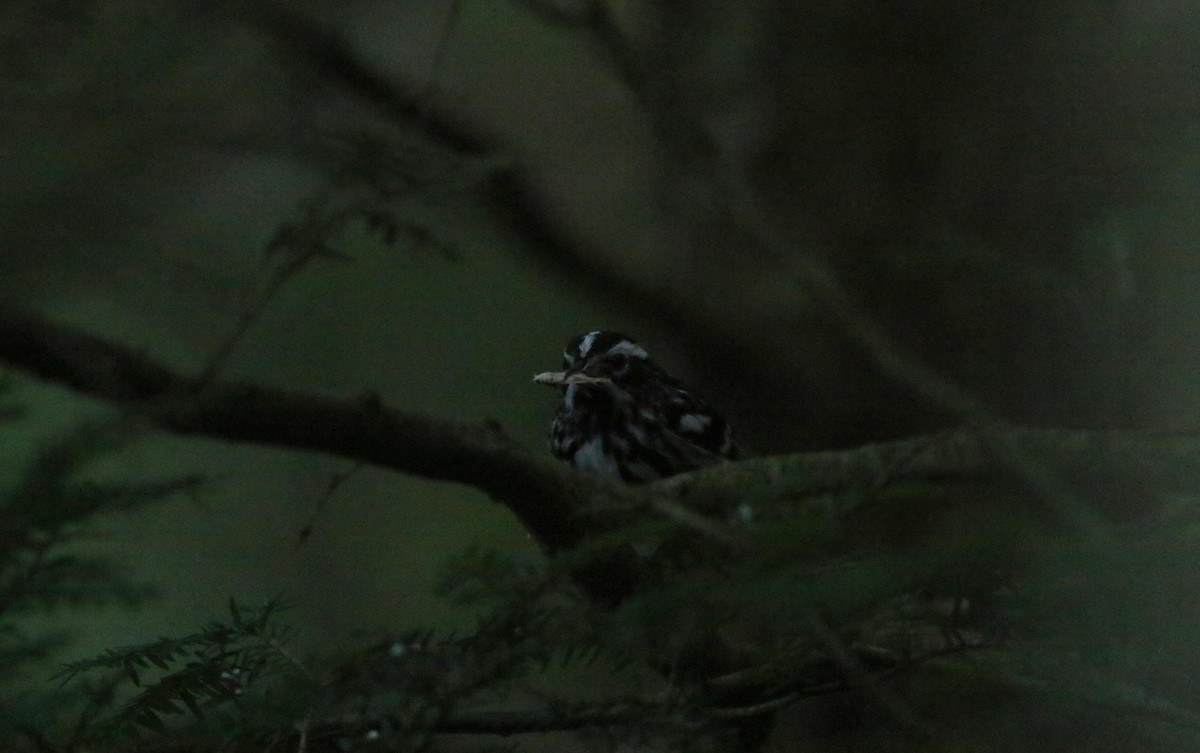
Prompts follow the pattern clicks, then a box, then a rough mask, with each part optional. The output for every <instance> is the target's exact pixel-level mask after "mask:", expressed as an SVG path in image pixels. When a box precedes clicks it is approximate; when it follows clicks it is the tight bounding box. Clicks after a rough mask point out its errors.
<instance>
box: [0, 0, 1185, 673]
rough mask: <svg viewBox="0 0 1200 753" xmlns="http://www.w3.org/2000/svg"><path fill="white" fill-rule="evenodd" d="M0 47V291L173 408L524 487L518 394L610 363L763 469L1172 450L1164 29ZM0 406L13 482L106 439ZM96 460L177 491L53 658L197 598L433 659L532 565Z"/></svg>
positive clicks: (27, 35) (256, 457)
mask: <svg viewBox="0 0 1200 753" xmlns="http://www.w3.org/2000/svg"><path fill="white" fill-rule="evenodd" d="M597 8H603V9H604V10H603V12H599V11H597ZM0 50H2V52H0V75H2V85H3V92H2V101H3V102H4V106H3V108H0V134H2V137H0V164H2V165H3V168H2V171H0V173H2V174H3V176H4V179H3V180H2V181H0V232H2V236H0V237H2V238H3V246H0V296H2V297H3V298H4V299H5V300H7V301H10V302H17V303H20V304H22V305H26V306H29V307H32V308H35V309H37V310H39V311H43V312H45V313H47V314H49V315H51V316H52V317H54V318H55V319H57V320H58V321H62V322H65V323H70V324H73V325H77V326H80V327H83V328H85V329H87V330H89V331H92V332H95V333H97V334H100V335H103V336H106V337H109V338H112V339H113V340H116V341H119V342H121V343H124V344H126V345H129V346H132V347H135V348H139V349H142V350H144V351H145V352H146V353H147V354H149V355H151V356H153V357H155V358H159V359H162V360H164V361H166V362H168V363H170V364H172V365H173V366H175V367H177V368H179V369H181V370H183V371H185V372H188V373H199V372H201V371H202V370H203V369H205V368H206V367H207V366H210V365H212V364H213V363H214V359H216V358H217V354H218V353H219V352H221V351H222V349H223V348H224V347H225V346H227V345H229V344H233V345H234V347H233V348H232V350H231V351H230V352H229V356H228V358H227V359H225V360H222V361H221V362H220V364H219V365H220V375H221V376H222V377H223V378H239V379H249V380H254V381H258V382H262V383H265V384H273V385H279V386H283V387H287V388H294V389H304V390H317V391H325V392H329V393H332V394H338V395H353V394H357V393H364V392H367V391H374V392H376V393H378V395H379V396H380V397H381V398H382V400H383V401H384V402H385V403H386V404H387V405H389V406H392V407H395V408H398V409H402V410H411V411H415V412H420V413H424V414H429V415H434V416H439V417H443V418H448V419H455V420H462V421H480V420H483V419H495V420H497V421H499V422H500V423H501V424H502V425H503V427H504V429H505V431H507V432H508V433H509V434H511V435H512V436H514V437H516V438H517V439H518V440H519V441H520V442H521V443H522V444H524V445H526V446H528V447H529V448H530V449H531V451H536V452H544V451H547V450H546V433H547V431H548V423H549V421H550V418H551V417H552V415H553V411H554V407H555V402H556V397H555V395H554V394H553V393H552V392H551V391H549V390H546V389H544V388H538V387H536V386H534V385H531V384H530V382H529V380H530V376H531V375H532V374H533V373H535V372H537V371H541V370H545V369H550V368H555V367H556V366H557V364H558V362H559V358H560V353H561V349H562V347H563V345H564V344H565V343H566V342H567V340H568V339H569V338H570V337H571V336H573V335H575V334H578V333H580V332H584V331H588V330H590V329H596V328H605V329H616V330H619V331H622V332H625V333H627V334H629V335H632V336H633V337H635V338H637V339H638V340H640V341H641V342H642V343H644V344H645V345H647V347H648V348H649V350H650V352H651V353H652V354H653V355H654V357H655V358H656V359H657V360H659V361H660V362H662V363H663V364H664V365H666V366H667V367H668V368H669V370H671V371H672V372H673V373H675V374H677V375H679V376H681V377H683V378H684V379H685V380H686V381H688V382H689V383H691V384H692V385H693V386H695V387H696V389H697V391H699V392H700V393H701V394H703V395H704V396H705V397H706V398H707V399H708V400H709V401H710V402H711V403H713V404H714V405H716V406H718V407H719V408H721V409H722V410H723V411H724V412H725V413H727V414H728V416H729V418H730V420H731V422H732V423H733V425H734V427H735V428H736V430H737V431H738V433H739V435H740V437H741V441H742V442H743V443H744V444H745V445H746V446H748V447H750V448H753V449H754V450H755V451H756V452H759V453H764V454H766V453H775V452H785V451H798V450H807V449H820V448H833V447H849V446H854V445H856V444H861V443H865V442H870V441H877V440H885V439H891V438H897V437H903V436H908V435H912V434H916V433H920V432H926V431H930V430H934V429H938V428H943V427H947V426H953V425H959V424H963V423H969V422H976V421H981V420H992V419H1005V420H1010V421H1013V422H1016V423H1022V424H1032V425H1042V426H1069V427H1089V428H1142V429H1153V430H1163V431H1194V430H1195V426H1196V425H1197V416H1198V415H1200V390H1198V389H1197V387H1198V385H1200V358H1198V357H1197V355H1196V353H1197V351H1196V347H1195V345H1194V343H1195V342H1196V340H1197V335H1200V306H1198V305H1197V301H1196V296H1195V291H1196V290H1197V289H1200V259H1198V258H1197V255H1196V254H1195V252H1194V249H1193V239H1195V238H1196V237H1198V236H1200V215H1198V212H1197V209H1196V207H1197V206H1198V203H1197V200H1198V199H1200V146H1198V143H1197V138H1198V137H1200V87H1197V85H1196V82H1197V80H1198V76H1200V67H1198V66H1200V6H1197V5H1196V4H1193V3H1187V2H1182V1H1180V0H1174V1H1173V0H1162V1H1158V2H1155V1H1152V0H1128V1H1125V2H1121V1H1117V0H1113V1H1106V2H1097V1H1096V0H1058V2H1052V3H1042V4H1028V3H1013V2H996V3H989V4H963V3H954V2H948V1H945V0H943V1H941V2H938V1H936V0H933V1H929V2H909V3H903V4H897V3H891V2H882V1H881V0H848V1H847V0H838V2H823V1H821V0H818V1H817V2H806V3H793V2H787V1H786V0H757V1H754V2H740V3H729V2H716V1H715V0H714V1H706V0H699V1H693V2H688V3H682V2H670V1H665V2H650V1H643V2H637V1H635V0H629V1H628V2H615V1H614V2H610V3H604V4H594V3H589V2H568V0H562V1H561V2H553V1H551V0H541V1H534V0H530V1H522V0H459V1H449V0H392V1H391V2H355V1H352V0H340V1H339V0H330V1H328V2H302V1H294V2H289V3H286V4H284V3H280V4H278V5H274V4H271V3H265V2H250V1H246V2H224V3H197V4H192V3H166V4H164V3H152V2H145V0H90V1H88V0H72V1H70V2H67V1H56V0H36V1H34V0H9V2H7V3H5V4H4V7H3V8H2V9H0ZM314 249H315V251H316V253H314ZM306 254H307V256H306ZM298 258H303V259H305V263H303V264H302V265H300V266H299V267H298V268H295V269H293V270H292V271H291V272H281V271H280V270H284V269H289V267H288V262H289V260H295V259H298ZM244 321H249V327H248V328H246V331H245V332H244V334H241V335H240V336H238V335H237V333H238V331H239V322H244ZM14 397H15V398H16V399H17V400H19V401H21V402H23V403H24V404H25V405H26V406H27V407H28V410H29V413H28V415H27V417H26V418H25V419H24V420H23V421H21V422H17V423H10V424H5V425H3V426H0V436H2V437H3V439H2V446H3V449H4V451H3V453H0V462H2V463H3V466H2V467H0V468H2V469H7V470H9V471H12V472H15V470H16V469H19V468H20V467H22V465H23V463H24V462H25V461H26V460H27V459H28V457H30V454H31V453H32V452H33V449H34V448H35V447H36V446H37V444H38V442H40V441H44V440H45V439H46V438H48V437H52V436H54V435H55V434H56V433H57V432H60V431H62V430H63V429H64V428H65V427H67V426H70V425H71V424H72V423H73V422H75V421H77V420H78V419H80V418H81V417H84V416H94V415H100V414H102V413H103V412H104V411H105V410H106V409H105V407H104V406H100V405H97V404H94V403H91V402H89V401H86V400H81V399H79V398H77V397H75V396H73V395H71V394H69V393H67V392H65V391H63V390H61V389H57V388H51V387H46V386H43V385H39V384H37V383H35V382H32V381H26V380H19V381H17V382H16V392H15V394H14ZM108 462H109V464H110V465H111V466H112V467H111V468H107V470H108V471H110V472H115V473H118V474H124V475H126V476H130V477H138V476H153V475H157V474H169V473H177V472H193V471H196V472H201V473H204V474H207V476H208V478H209V482H208V484H207V485H206V486H205V488H204V489H203V490H202V491H201V492H200V493H199V494H198V495H196V496H195V497H194V498H190V499H180V500H176V501H173V502H170V503H168V504H164V505H160V506H156V507H154V508H152V509H149V510H146V511H143V512H139V513H137V514H135V515H128V516H121V517H119V518H118V517H113V518H112V519H106V520H105V521H104V523H105V528H104V532H103V536H101V537H100V538H99V540H98V541H97V542H96V546H97V547H99V548H101V549H103V550H104V551H108V552H111V553H112V554H113V555H114V556H116V557H117V558H118V560H119V561H120V562H121V563H122V564H123V565H124V566H125V567H127V568H128V569H129V570H130V571H131V572H133V573H135V574H136V575H137V576H138V577H139V578H140V579H142V580H144V581H148V582H150V583H152V584H154V585H155V586H156V587H157V588H158V590H159V592H160V598H159V599H158V600H157V601H155V602H153V603H151V604H150V605H148V606H146V607H144V608H143V609H142V610H141V611H139V612H137V613H133V614H128V613H124V612H121V611H119V610H93V613H92V614H91V615H90V616H89V617H88V618H87V622H86V624H81V623H80V616H79V614H78V613H75V612H72V613H71V614H62V615H60V618H61V621H62V622H64V623H65V624H66V625H67V627H69V628H70V629H71V630H72V632H73V633H74V637H75V643H74V644H73V645H72V646H71V648H70V651H71V652H72V654H75V655H83V654H88V653H92V652H95V651H97V650H99V649H101V648H103V647H106V646H111V645H116V644H122V643H130V642H135V641H141V640H147V639H151V638H153V636H155V635H158V634H160V633H168V634H171V633H179V632H186V631H187V630H189V629H192V627H193V626H195V625H196V624H197V623H199V622H201V621H203V620H205V619H207V618H208V617H209V616H211V615H213V614H215V613H220V612H221V611H222V610H224V608H225V604H226V601H227V599H228V598H229V597H230V596H235V597H237V598H238V599H242V600H247V601H257V600H262V599H266V598H270V597H273V596H276V595H279V594H283V595H284V596H285V598H287V599H288V600H289V601H291V602H292V603H293V604H295V608H294V611H293V613H292V615H291V619H292V621H294V622H295V623H297V624H302V625H304V626H305V632H304V634H303V636H302V638H303V640H304V641H306V642H308V645H312V646H329V645H333V644H337V643H339V642H342V641H345V640H350V639H352V638H355V637H357V636H360V635H361V634H362V633H363V632H364V631H365V632H367V633H368V634H370V631H372V630H377V629H383V628H385V627H389V626H396V625H413V624H431V625H439V626H454V625H456V624H459V623H461V621H462V620H464V619H466V618H465V616H464V615H462V614H460V613H458V612H456V611H455V610H453V609H452V608H450V607H449V606H448V605H446V604H445V603H444V602H443V601H440V600H438V599H437V598H436V597H435V596H434V595H433V594H432V592H431V589H432V586H433V584H434V582H435V581H436V577H437V573H438V571H439V568H440V567H441V565H442V563H443V562H444V560H445V559H446V557H447V556H449V555H451V554H453V553H455V552H458V551H461V550H462V549H464V548H465V547H467V546H468V545H470V544H472V543H482V544H485V545H487V546H493V547H498V548H501V549H505V550H511V551H527V552H529V554H530V556H534V554H535V553H534V548H533V546H532V544H531V543H530V542H529V540H528V538H527V537H526V536H525V534H524V532H523V531H521V530H520V528H519V527H518V526H517V524H516V523H515V521H514V520H513V519H512V518H511V516H510V515H509V514H508V513H507V511H505V510H503V509H501V508H499V507H497V506H495V505H493V504H491V503H490V502H489V501H488V500H486V499H485V498H483V497H482V496H481V495H479V494H477V493H475V492H473V491H470V490H465V489H462V488H458V487H452V486H447V485H443V484H432V483H426V482H422V481H419V480H414V479H409V478H404V477H399V476H397V475H395V474H389V473H382V472H379V471H375V470H372V469H363V470H360V471H358V472H357V473H355V474H353V475H352V476H351V477H350V478H348V479H347V480H346V481H345V482H344V483H342V484H341V485H340V486H338V488H337V489H336V491H335V492H334V493H333V494H332V495H329V494H327V490H328V487H329V485H330V479H331V478H334V477H336V476H337V475H338V474H343V473H345V472H346V471H348V470H349V464H348V463H346V462H344V461H338V460H335V459H329V458H320V457H309V456H302V455H298V454H295V453H290V452H284V451H274V450H270V449H264V448H258V447H243V446H231V445H223V444H219V443H214V442H208V441H197V440H182V439H178V438H172V437H153V438H150V439H148V440H146V441H143V442H140V443H139V444H138V445H137V446H136V447H134V448H132V449H130V450H127V451H125V452H123V453H121V454H120V455H119V456H118V457H116V458H110V459H109V460H108Z"/></svg>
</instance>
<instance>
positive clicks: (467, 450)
mask: <svg viewBox="0 0 1200 753" xmlns="http://www.w3.org/2000/svg"><path fill="white" fill-rule="evenodd" d="M0 361H2V362H5V363H7V364H9V365H11V366H13V367H16V368H19V369H22V370H24V371H28V372H30V373H32V374H33V375H35V376H37V377H39V378H41V379H44V380H46V381H50V382H56V383H58V384H62V385H64V386H66V387H68V388H70V389H72V390H74V391H76V392H79V393H81V394H83V395H88V396H90V397H94V398H97V399H99V400H103V401H106V402H109V403H113V404H115V405H118V406H120V407H123V408H125V409H128V410H132V411H134V412H136V413H139V414H141V415H144V416H146V417H147V418H148V419H150V420H151V421H152V422H153V423H155V424H156V425H157V426H159V427H160V428H162V429H164V430H166V431H170V432H173V433H177V434H187V435H197V436H207V437H212V438H215V439H224V440H231V441H237V442H252V443H255V444H265V445H271V446H275V447H288V448H292V449H297V450H308V451H313V452H321V453H327V454H330V455H336V456H340V457H345V458H349V459H352V460H357V461H360V462H363V463H368V464H371V465H375V466H379V467H381V468H389V469H391V470H395V471H399V472H401V473H407V474H411V475H414V476H420V477H422V478H427V479H433V480H438V481H451V482H456V483H462V484H467V485H469V486H472V487H475V488H476V489H479V490H480V491H482V492H484V493H485V494H487V495H488V496H489V497H491V498H492V499H493V500H495V501H496V502H499V503H501V504H503V505H505V506H506V507H508V508H509V509H511V510H512V511H513V513H515V514H516V515H517V517H518V518H520V520H521V522H522V523H523V524H524V525H525V527H526V528H527V529H528V530H529V532H530V533H531V534H532V535H533V536H534V537H535V538H536V539H537V540H538V542H539V543H540V544H541V545H542V546H543V547H544V548H545V549H547V550H548V551H552V552H553V551H559V550H561V549H565V548H569V547H571V546H574V545H575V544H577V543H579V541H580V540H581V538H582V536H583V535H584V530H583V526H582V524H581V522H580V521H579V520H577V519H576V516H575V513H576V512H577V511H578V510H579V509H580V507H581V506H582V505H583V504H584V503H585V502H587V501H589V500H592V499H594V498H598V497H600V496H603V497H605V498H608V499H613V498H620V497H621V496H622V495H623V494H624V493H625V490H624V488H622V487H617V486H612V485H608V484H605V483H603V481H602V480H600V479H592V478H589V477H586V476H583V475H582V474H577V473H574V472H572V471H570V470H569V469H567V468H565V467H563V466H561V465H560V464H558V463H556V462H554V461H552V460H550V459H549V458H545V459H543V458H538V457H535V456H533V455H531V454H530V453H528V452H526V451H525V450H523V449H522V448H521V447H519V446H518V445H517V444H516V443H515V442H514V441H512V440H511V439H509V438H508V437H506V436H505V435H504V434H503V432H502V431H501V430H500V428H499V427H498V426H496V425H494V424H488V423H485V424H479V425H471V424H460V423H454V422H451V421H444V420H440V419H437V418H432V417H428V416H422V415H419V414H416V413H409V412H404V411H397V410H393V409H389V408H386V407H384V406H383V405H382V404H381V403H380V401H379V399H378V397H377V396H375V395H372V394H370V393H366V394H364V395H361V396H359V397H357V398H350V399H347V398H337V397H332V396H328V395H322V394H318V393H311V392H298V391H293V390H285V389H280V388H276V387H269V386H263V385H256V384H250V383H242V382H213V383H209V384H205V385H204V386H202V387H201V386H200V385H199V382H198V381H197V380H195V379H192V378H190V377H186V376H184V375H182V374H179V373H177V372H175V371H173V370H171V369H170V368H168V367H167V366H165V365H164V364H162V363H159V362H157V361H155V360H153V359H152V358H150V357H148V356H146V355H144V354H142V353H140V352H138V351H135V350H133V349H131V348H129V347H126V346H124V345H120V344H117V343H113V342H110V341H108V340H106V339H104V338H101V337H99V336H97V335H93V334H90V333H87V332H84V331H81V330H78V329H74V328H72V327H68V326H64V325H60V324H56V323H54V322H51V321H50V320H48V319H46V318H45V317H42V316H40V315H38V314H35V313H32V312H28V311H22V310H19V309H15V308H10V307H4V306H0Z"/></svg>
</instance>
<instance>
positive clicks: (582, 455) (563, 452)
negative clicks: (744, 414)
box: [533, 332, 738, 483]
mask: <svg viewBox="0 0 1200 753" xmlns="http://www.w3.org/2000/svg"><path fill="white" fill-rule="evenodd" d="M533 380H534V381H535V382H538V383H541V384H549V385H554V386H559V387H561V388H562V403H561V404H560V405H559V407H558V414H557V415H556V416H555V418H554V425H553V429H552V432H551V439H550V447H551V449H552V450H553V451H554V454H555V455H557V456H558V457H560V458H562V459H563V460H566V461H568V462H570V463H571V464H572V465H574V466H576V467H577V468H585V469H589V470H592V471H596V472H599V473H602V474H605V475H607V476H611V477H614V478H620V479H623V480H625V481H627V482H630V483H639V482H643V481H651V480H654V479H658V478H664V477H666V476H673V475H675V474H677V473H683V472H685V471H690V470H693V469H695V468H699V467H701V466H704V465H709V464H711V463H716V462H718V461H721V460H729V459H733V458H736V457H737V454H738V451H737V446H736V445H735V444H734V441H733V433H732V432H731V431H730V429H729V425H728V424H727V423H726V422H725V419H723V418H722V417H721V416H719V415H718V414H717V413H715V412H714V411H713V409H712V408H710V407H709V406H708V404H707V403H705V402H704V401H703V400H701V399H700V398H698V397H696V396H695V395H693V394H692V393H691V392H690V391H689V390H688V389H687V388H686V387H685V386H684V385H683V383H682V382H680V381H679V380H678V379H675V378H674V377H671V376H670V375H668V374H667V373H666V372H665V371H663V370H662V369H660V368H659V367H658V366H657V365H655V363H654V362H653V361H651V360H650V357H649V356H648V355H647V354H646V350H645V348H643V347H642V346H641V345H638V344H637V343H636V342H634V341H633V340H631V339H630V338H628V337H625V336H624V335H620V334H617V333H616V332H588V333H587V334H583V335H580V336H579V337H576V338H575V339H574V340H572V341H571V342H570V343H569V344H568V345H567V349H566V350H564V351H563V370H562V371H555V372H545V373H542V374H538V375H537V376H535V377H534V378H533Z"/></svg>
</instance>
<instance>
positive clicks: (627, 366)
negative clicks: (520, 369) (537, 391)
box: [533, 331, 654, 388]
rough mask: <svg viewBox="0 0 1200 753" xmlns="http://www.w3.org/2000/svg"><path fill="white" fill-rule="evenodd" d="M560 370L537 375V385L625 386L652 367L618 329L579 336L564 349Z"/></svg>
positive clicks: (647, 357)
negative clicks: (561, 368) (616, 330)
mask: <svg viewBox="0 0 1200 753" xmlns="http://www.w3.org/2000/svg"><path fill="white" fill-rule="evenodd" d="M562 365H563V370H562V371H547V372H543V373H541V374H538V375H537V376H535V377H534V378H533V381H535V382H538V383H539V384H549V385H552V386H563V387H567V386H570V385H580V386H587V387H598V386H602V385H613V386H615V387H618V388H626V387H628V386H629V385H631V384H634V383H636V382H637V380H638V379H640V378H642V377H644V376H645V374H646V373H647V372H649V371H651V370H653V369H654V366H653V365H652V364H651V362H650V357H649V355H648V354H647V353H646V349H645V348H643V347H642V346H641V345H638V344H637V343H636V342H635V341H634V340H633V339H631V338H629V337H626V336H625V335H622V334H619V333H617V332H605V331H596V332H588V333H586V334H583V335H580V336H579V337H576V338H575V339H574V340H572V341H571V342H570V343H568V345H567V348H566V350H564V351H563V364H562Z"/></svg>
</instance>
